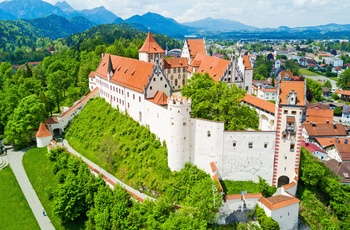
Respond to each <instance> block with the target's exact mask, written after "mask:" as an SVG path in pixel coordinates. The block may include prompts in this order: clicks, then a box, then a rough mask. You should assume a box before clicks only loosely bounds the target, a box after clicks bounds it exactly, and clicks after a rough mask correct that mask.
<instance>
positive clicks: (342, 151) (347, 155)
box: [334, 142, 350, 161]
mask: <svg viewBox="0 0 350 230" xmlns="http://www.w3.org/2000/svg"><path fill="white" fill-rule="evenodd" d="M334 146H335V147H336V148H337V150H338V152H339V155H340V157H341V159H342V160H343V161H350V144H349V142H348V144H345V143H341V142H340V143H335V144H334Z"/></svg>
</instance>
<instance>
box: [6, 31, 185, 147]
mask: <svg viewBox="0 0 350 230" xmlns="http://www.w3.org/2000/svg"><path fill="white" fill-rule="evenodd" d="M9 28H12V29H13V31H17V30H20V29H19V27H16V26H14V25H12V26H10V27H9ZM7 31H8V32H9V33H11V32H12V30H11V29H8V30H7ZM16 36H17V37H16V39H15V42H12V43H11V42H9V43H8V44H12V45H14V46H15V48H14V50H11V49H10V51H6V52H0V56H1V57H0V61H3V62H1V64H0V109H1V111H2V113H1V114H0V135H3V134H5V135H6V138H7V141H8V142H9V143H14V144H15V145H16V146H18V147H22V146H24V145H26V144H28V143H29V142H30V141H31V140H32V138H33V133H34V131H35V130H36V129H37V127H38V126H39V122H40V121H44V119H45V117H47V116H49V115H52V114H54V113H60V111H61V108H62V106H71V105H72V104H73V102H74V101H76V100H77V99H79V98H80V97H82V96H83V95H85V94H86V93H87V92H88V90H89V89H88V75H89V73H90V72H91V71H94V70H95V69H96V68H97V66H98V63H99V62H100V59H101V54H102V53H110V54H115V55H120V56H125V57H131V58H138V50H139V49H140V47H141V46H142V44H143V42H144V39H145V38H146V33H144V32H140V31H138V30H136V29H134V28H133V27H131V26H128V25H101V26H98V27H94V28H92V29H90V30H88V31H86V32H84V33H80V34H75V35H72V36H70V37H67V38H65V39H58V40H54V41H52V40H50V39H48V38H40V37H36V36H33V37H31V36H28V39H29V38H30V39H32V40H30V42H35V46H40V47H41V49H37V48H31V47H29V46H27V45H24V44H21V43H20V42H19V41H20V40H21V38H23V36H20V35H16ZM155 38H156V39H157V40H159V43H160V44H161V45H162V46H163V47H166V46H168V47H169V48H172V47H180V46H181V44H180V43H179V42H178V41H176V40H173V39H170V38H168V37H166V36H163V35H155ZM30 42H29V41H27V42H26V43H25V44H31V43H30ZM33 44H34V43H33ZM50 47H51V48H52V47H53V49H52V52H48V51H47V50H46V49H48V48H50ZM35 55H39V57H38V59H39V60H33V57H36V56H35ZM40 55H41V56H40ZM2 58H5V60H2ZM28 61H40V63H39V64H38V65H31V64H28ZM21 63H26V64H25V65H21V66H15V65H14V64H21ZM32 95H35V97H33V96H32ZM29 96H32V97H31V98H30V99H27V98H26V97H29ZM22 100H23V102H22ZM19 104H21V107H20V106H19ZM31 108H36V109H37V110H33V109H31ZM23 114H28V116H25V117H22V116H21V115H23ZM36 114H44V115H43V116H33V115H36ZM19 118H21V119H19ZM14 124H16V125H14Z"/></svg>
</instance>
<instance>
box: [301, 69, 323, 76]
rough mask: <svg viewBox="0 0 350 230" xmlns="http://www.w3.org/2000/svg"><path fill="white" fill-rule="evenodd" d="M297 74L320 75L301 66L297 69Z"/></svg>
mask: <svg viewBox="0 0 350 230" xmlns="http://www.w3.org/2000/svg"><path fill="white" fill-rule="evenodd" d="M299 74H300V75H307V76H320V75H321V74H319V73H315V72H312V71H310V70H308V69H303V68H300V69H299Z"/></svg>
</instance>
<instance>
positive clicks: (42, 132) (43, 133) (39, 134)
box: [35, 122, 52, 138]
mask: <svg viewBox="0 0 350 230" xmlns="http://www.w3.org/2000/svg"><path fill="white" fill-rule="evenodd" d="M35 136H36V137H38V138H42V137H50V136H52V135H51V133H50V131H49V130H48V129H47V128H46V126H45V125H44V123H42V122H40V126H39V130H38V132H37V133H36V135H35Z"/></svg>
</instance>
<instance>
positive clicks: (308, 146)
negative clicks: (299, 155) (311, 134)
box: [301, 141, 326, 153]
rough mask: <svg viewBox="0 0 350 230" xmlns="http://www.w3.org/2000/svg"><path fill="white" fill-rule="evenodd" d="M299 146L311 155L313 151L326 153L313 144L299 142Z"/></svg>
mask: <svg viewBox="0 0 350 230" xmlns="http://www.w3.org/2000/svg"><path fill="white" fill-rule="evenodd" d="M301 146H304V147H305V148H306V149H307V150H309V151H310V152H311V153H313V152H315V151H318V152H321V153H326V151H324V150H323V149H321V148H320V147H318V146H317V145H315V144H313V143H310V142H305V141H301Z"/></svg>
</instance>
